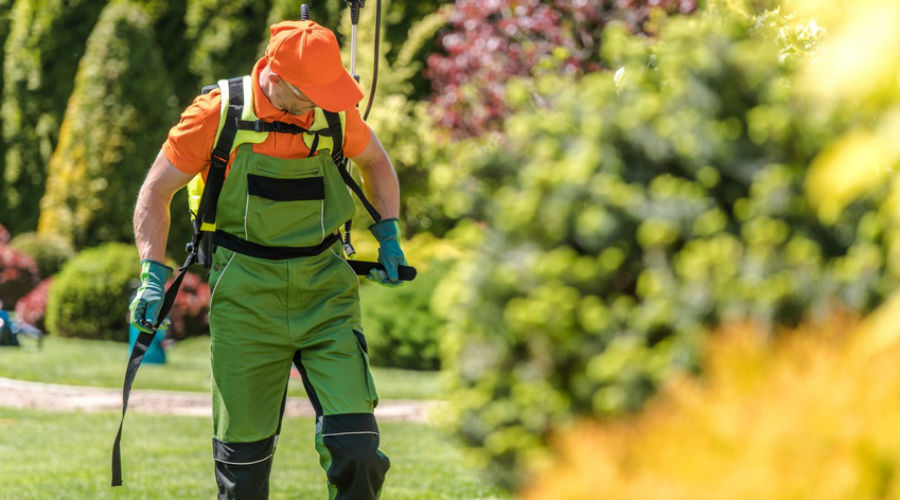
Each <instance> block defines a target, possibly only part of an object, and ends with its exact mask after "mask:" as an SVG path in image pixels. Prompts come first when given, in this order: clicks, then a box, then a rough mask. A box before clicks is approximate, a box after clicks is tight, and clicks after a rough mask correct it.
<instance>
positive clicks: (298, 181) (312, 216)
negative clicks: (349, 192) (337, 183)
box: [244, 161, 326, 247]
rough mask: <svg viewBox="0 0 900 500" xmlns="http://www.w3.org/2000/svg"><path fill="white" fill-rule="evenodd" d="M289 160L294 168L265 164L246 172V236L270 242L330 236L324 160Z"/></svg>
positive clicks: (293, 243)
mask: <svg viewBox="0 0 900 500" xmlns="http://www.w3.org/2000/svg"><path fill="white" fill-rule="evenodd" d="M285 163H287V165H290V167H291V168H283V167H284V166H287V165H279V166H281V167H282V168H277V167H276V166H275V165H266V164H263V165H258V166H257V167H258V168H252V169H251V170H250V172H248V173H247V174H246V175H247V201H246V207H245V213H244V232H245V238H246V239H247V240H249V241H252V242H254V243H259V244H262V245H268V246H285V247H303V246H313V245H318V244H319V243H321V242H322V240H323V239H324V238H325V236H326V233H325V231H324V227H323V223H322V217H323V207H324V203H325V179H324V177H323V172H322V169H321V164H320V163H319V162H318V161H315V162H304V163H305V165H297V164H296V163H294V162H285ZM267 167H268V168H267Z"/></svg>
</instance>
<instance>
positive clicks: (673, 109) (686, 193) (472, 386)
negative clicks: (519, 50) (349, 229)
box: [431, 2, 897, 485]
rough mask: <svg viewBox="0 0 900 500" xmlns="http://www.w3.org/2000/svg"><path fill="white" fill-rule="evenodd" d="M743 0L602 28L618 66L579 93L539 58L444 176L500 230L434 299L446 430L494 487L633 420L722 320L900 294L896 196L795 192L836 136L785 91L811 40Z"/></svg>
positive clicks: (443, 182)
mask: <svg viewBox="0 0 900 500" xmlns="http://www.w3.org/2000/svg"><path fill="white" fill-rule="evenodd" d="M730 5H731V4H728V3H726V2H712V3H710V5H709V6H707V7H706V8H705V10H704V11H703V12H702V13H700V14H698V15H696V16H693V17H678V18H669V19H666V20H665V21H664V22H662V24H661V26H660V28H659V37H658V38H657V39H648V38H644V37H638V36H632V35H629V34H627V32H626V30H625V29H624V27H623V26H622V25H619V24H615V23H613V24H610V25H608V26H607V29H606V30H605V32H604V38H603V41H602V44H601V47H602V48H601V50H602V57H603V64H604V65H605V66H606V67H610V68H614V70H613V71H608V72H606V71H604V72H596V73H591V74H588V75H586V76H585V77H584V78H582V79H581V80H579V81H575V80H572V79H570V78H568V77H566V76H558V75H557V73H556V72H555V71H552V70H551V69H552V67H553V66H554V65H556V64H559V61H556V60H554V59H553V58H550V59H545V60H544V61H543V62H542V63H541V64H543V65H544V66H545V67H546V68H545V69H548V71H546V73H544V74H542V76H540V77H537V78H534V79H520V80H515V81H511V82H510V83H509V85H508V88H507V97H508V99H509V105H510V106H511V107H512V109H513V115H512V116H511V117H510V118H509V119H508V120H507V121H506V123H505V126H504V135H503V136H502V138H500V139H499V140H498V141H497V142H496V144H497V146H496V147H490V145H489V146H488V147H485V145H484V144H485V143H484V142H483V141H481V140H477V141H467V142H462V143H459V144H457V146H456V148H455V149H456V151H457V152H458V153H459V155H458V156H457V158H456V162H454V163H447V164H443V165H439V166H437V167H436V168H435V169H433V171H432V178H431V180H432V182H431V186H432V189H433V199H435V200H439V202H440V203H443V204H444V206H445V207H446V211H447V212H449V213H452V214H457V215H459V216H468V217H471V218H474V219H477V220H483V221H486V224H487V227H488V228H489V229H488V230H487V234H486V235H485V242H484V244H483V245H482V247H481V248H480V250H479V251H478V252H477V253H476V254H475V255H474V256H473V257H472V258H471V259H463V260H462V262H463V263H464V265H461V266H460V267H459V268H458V269H457V271H456V273H455V276H453V277H451V278H449V279H448V280H446V281H445V282H444V283H443V284H442V285H441V286H440V287H439V289H438V291H437V292H436V293H437V294H438V296H439V297H440V299H436V301H435V303H436V304H439V305H442V308H441V309H442V310H441V312H442V313H443V315H444V317H445V318H446V319H447V322H448V327H447V329H446V332H445V333H444V338H445V339H446V341H445V343H444V346H443V358H442V362H443V366H444V367H445V368H447V369H449V370H450V371H451V372H452V373H453V374H454V375H455V377H453V380H454V382H455V384H456V387H455V389H456V390H455V393H454V395H453V399H454V408H455V425H456V426H457V428H458V429H459V431H460V433H461V434H462V436H463V437H464V438H465V439H466V440H467V441H468V442H469V443H470V444H472V445H475V446H477V447H479V448H480V450H481V452H482V456H483V457H484V458H485V459H486V463H489V464H490V465H491V467H490V468H489V471H490V474H491V476H492V477H495V478H498V480H500V481H501V482H504V483H506V484H508V485H514V484H520V483H521V481H522V479H523V477H521V476H520V475H519V474H520V471H521V470H522V469H521V465H523V463H524V462H526V461H528V460H529V459H531V458H534V457H535V456H539V455H541V454H542V453H543V446H544V444H545V440H546V439H547V436H548V434H549V432H550V430H551V429H552V428H553V427H554V426H555V425H560V424H561V423H564V422H566V421H568V420H569V419H571V418H572V417H573V416H576V415H593V416H600V417H602V416H606V415H611V414H615V413H619V412H623V411H628V410H633V409H637V408H638V407H639V406H640V405H641V404H642V403H643V402H644V401H645V400H646V398H647V397H648V396H649V395H650V394H652V392H653V391H654V389H655V387H656V386H657V385H658V384H659V382H660V381H661V380H663V379H664V378H665V377H666V376H668V375H669V374H670V373H671V372H672V370H673V369H688V370H695V369H697V352H698V347H699V346H700V343H701V341H702V338H703V333H704V331H705V330H706V328H707V327H709V326H711V325H715V324H718V323H722V322H727V321H730V320H737V319H750V320H752V321H755V322H757V323H758V324H760V325H762V326H763V327H772V326H776V325H794V324H796V323H797V322H798V321H800V320H801V319H803V318H804V317H806V316H808V315H816V314H817V313H821V312H824V311H825V310H826V309H828V307H829V306H830V305H831V304H832V303H833V302H834V301H840V302H841V303H843V304H844V305H846V306H849V307H851V308H853V309H855V310H858V311H862V312H864V311H866V310H868V309H870V308H871V307H872V306H873V305H875V304H876V303H877V302H878V301H879V300H880V299H881V298H882V297H883V296H884V294H885V293H887V292H888V291H890V290H892V289H894V288H895V287H896V280H897V277H896V276H891V275H890V274H889V273H887V272H886V267H885V264H886V248H887V246H888V243H887V238H888V236H887V234H888V233H887V231H888V230H889V229H890V228H891V227H892V224H893V223H892V220H893V219H892V218H891V217H892V216H891V215H890V214H889V213H888V211H887V210H880V209H879V207H880V206H881V204H882V202H883V201H884V200H885V195H886V193H887V188H884V189H876V190H875V191H873V192H871V193H869V194H868V195H866V196H863V197H862V198H860V199H859V200H857V201H856V202H854V203H852V204H850V205H848V206H847V207H846V208H845V209H844V210H843V211H842V212H841V214H840V217H838V218H837V219H836V220H835V221H834V222H833V224H828V225H826V224H823V223H822V222H821V221H820V220H819V218H818V216H817V213H816V211H815V210H813V209H812V208H811V206H810V204H809V202H808V201H807V199H806V197H805V196H804V190H803V181H804V176H805V170H806V166H807V165H808V164H809V163H810V162H811V161H812V160H813V158H814V157H815V156H816V154H817V153H818V152H819V151H820V150H821V149H822V147H823V146H824V145H825V144H826V143H827V141H828V139H829V138H830V137H833V136H834V134H835V132H836V131H837V130H838V129H839V128H840V126H841V125H840V123H839V122H837V121H835V120H829V119H824V120H823V119H816V118H814V116H815V115H814V114H813V113H810V112H809V111H810V109H809V108H806V107H804V105H802V104H801V103H799V102H798V101H797V100H795V99H794V94H793V90H792V78H793V74H794V73H795V71H796V68H797V65H798V64H799V63H800V61H802V58H803V57H804V52H803V51H799V52H798V51H796V50H795V48H796V47H797V46H799V45H800V42H804V41H805V42H806V45H807V46H810V47H813V46H814V45H815V39H814V37H815V33H813V32H811V31H810V30H804V29H799V28H798V27H797V26H796V25H795V23H793V22H792V21H791V20H790V19H789V18H788V17H787V16H784V15H780V14H779V13H777V12H770V13H767V14H764V15H762V16H752V15H748V14H745V13H743V12H740V11H738V10H736V9H733V8H732V7H730ZM459 179H465V182H464V183H460V182H459Z"/></svg>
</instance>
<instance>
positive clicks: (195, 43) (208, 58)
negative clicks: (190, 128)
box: [185, 0, 297, 93]
mask: <svg viewBox="0 0 900 500" xmlns="http://www.w3.org/2000/svg"><path fill="white" fill-rule="evenodd" d="M269 10H270V8H269V5H268V3H267V2H257V1H254V0H236V1H235V0H189V1H188V2H187V11H186V12H185V23H186V25H187V33H186V38H187V40H188V42H189V44H190V46H191V54H190V59H189V60H188V66H189V67H190V68H191V71H192V72H193V73H194V74H195V75H196V76H197V78H198V80H199V81H200V82H202V84H201V85H209V84H213V83H215V82H216V81H218V80H220V79H222V78H230V77H232V76H239V75H245V74H248V73H249V72H250V70H251V69H252V66H253V63H255V62H256V60H257V59H259V57H260V56H261V55H262V52H261V50H260V40H264V39H267V38H264V37H266V36H267V34H268V33H267V28H268V26H267V25H266V22H267V21H268V19H269ZM296 15H297V14H294V16H295V17H296ZM263 47H264V46H263ZM197 93H199V89H198V92H197Z"/></svg>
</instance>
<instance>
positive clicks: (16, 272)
mask: <svg viewBox="0 0 900 500" xmlns="http://www.w3.org/2000/svg"><path fill="white" fill-rule="evenodd" d="M0 229H2V226H0ZM39 281H40V274H39V273H38V266H37V263H35V261H34V259H32V258H31V257H29V256H28V255H26V254H24V253H22V252H19V251H17V250H16V249H14V248H12V247H10V246H8V245H4V244H3V243H0V302H3V308H5V309H12V308H13V307H15V305H16V302H18V300H19V299H20V298H22V297H24V296H25V294H27V293H28V292H29V291H30V290H31V289H32V288H34V286H35V285H37V283H38V282H39Z"/></svg>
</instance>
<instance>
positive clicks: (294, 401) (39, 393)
mask: <svg viewBox="0 0 900 500" xmlns="http://www.w3.org/2000/svg"><path fill="white" fill-rule="evenodd" d="M440 405H441V403H440V402H438V401H420V400H382V401H380V402H379V403H378V408H376V409H375V415H376V416H377V417H378V419H379V420H382V421H386V420H401V421H410V422H425V421H427V420H428V416H429V414H430V413H431V412H432V411H433V410H434V409H435V408H437V407H439V406H440ZM0 407H7V408H30V409H40V410H51V411H109V410H121V409H122V390H121V389H107V388H101V387H80V386H73V385H57V384H45V383H42V382H25V381H22V380H13V379H9V378H3V377H0ZM211 408H212V403H211V397H210V395H209V394H203V393H197V392H179V391H155V390H146V389H135V390H133V391H131V397H130V398H129V400H128V411H131V412H137V413H150V414H156V415H189V416H211V415H212V409H211ZM285 412H286V414H287V415H288V416H312V415H314V414H315V412H314V411H313V408H312V406H311V405H310V404H309V401H308V400H307V399H306V398H297V397H289V398H288V401H287V406H286V409H285Z"/></svg>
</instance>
